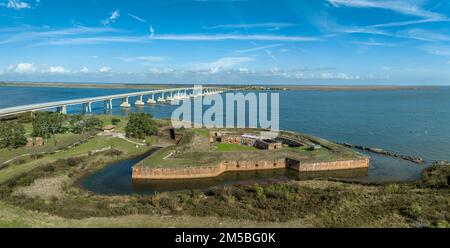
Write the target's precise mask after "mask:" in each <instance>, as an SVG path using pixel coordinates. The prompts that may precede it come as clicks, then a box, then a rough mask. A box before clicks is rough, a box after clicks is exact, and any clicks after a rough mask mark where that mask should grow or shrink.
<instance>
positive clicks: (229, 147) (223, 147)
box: [216, 143, 258, 152]
mask: <svg viewBox="0 0 450 248" xmlns="http://www.w3.org/2000/svg"><path fill="white" fill-rule="evenodd" d="M216 148H217V151H219V152H230V151H257V150H258V149H257V148H255V147H253V146H244V145H236V144H223V143H219V144H217V145H216Z"/></svg>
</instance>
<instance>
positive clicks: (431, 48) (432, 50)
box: [419, 45, 450, 57]
mask: <svg viewBox="0 0 450 248" xmlns="http://www.w3.org/2000/svg"><path fill="white" fill-rule="evenodd" d="M419 48H420V49H422V50H423V51H425V52H427V53H428V54H431V55H436V56H446V57H448V56H450V47H443V46H436V45H425V46H421V47H419Z"/></svg>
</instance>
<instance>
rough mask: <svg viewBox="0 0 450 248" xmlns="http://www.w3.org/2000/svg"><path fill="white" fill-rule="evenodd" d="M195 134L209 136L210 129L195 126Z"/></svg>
mask: <svg viewBox="0 0 450 248" xmlns="http://www.w3.org/2000/svg"><path fill="white" fill-rule="evenodd" d="M192 130H193V131H194V133H195V134H197V135H198V136H201V137H209V130H208V129H206V128H195V129H192Z"/></svg>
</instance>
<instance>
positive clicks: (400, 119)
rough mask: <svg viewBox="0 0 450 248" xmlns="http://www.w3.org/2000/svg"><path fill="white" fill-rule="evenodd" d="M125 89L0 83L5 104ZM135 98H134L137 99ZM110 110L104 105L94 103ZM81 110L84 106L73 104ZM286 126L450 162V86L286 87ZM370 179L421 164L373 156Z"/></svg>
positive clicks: (161, 112)
mask: <svg viewBox="0 0 450 248" xmlns="http://www.w3.org/2000/svg"><path fill="white" fill-rule="evenodd" d="M132 91H140V90H121V89H64V88H32V87H0V99H1V100H0V108H3V107H11V106H17V105H22V104H30V103H40V102H46V101H57V100H67V99H76V98H84V97H90V96H101V95H110V94H118V93H123V92H132ZM131 102H134V99H131ZM119 104H120V100H118V101H116V102H114V105H115V108H114V109H113V111H112V113H113V114H122V115H124V114H128V113H129V111H144V112H150V113H152V114H153V115H154V116H156V117H159V118H163V117H170V115H171V112H172V111H173V109H174V108H175V107H173V106H169V105H153V106H145V107H143V108H138V109H136V108H131V109H130V110H123V109H120V108H119V107H118V105H119ZM93 109H94V112H95V113H104V110H103V104H102V103H97V104H94V105H93ZM77 112H78V113H80V112H81V107H71V108H69V113H77ZM280 127H281V129H284V130H292V131H300V132H304V133H309V134H312V135H316V136H320V137H323V138H326V139H330V140H333V141H338V142H348V143H352V144H358V145H364V146H371V147H380V148H383V149H385V150H389V151H393V152H397V153H401V154H406V155H413V156H419V157H423V158H424V159H425V160H427V161H433V160H450V87H436V88H430V89H423V90H392V91H286V92H280ZM370 156H371V157H372V162H371V167H370V169H369V172H368V175H367V176H365V177H361V179H362V180H368V181H397V180H413V179H417V178H418V177H419V176H420V172H421V170H422V169H423V168H424V167H423V166H421V165H416V164H413V163H409V162H405V161H400V160H397V159H392V158H388V157H384V156H379V155H374V154H370Z"/></svg>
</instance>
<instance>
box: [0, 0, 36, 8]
mask: <svg viewBox="0 0 450 248" xmlns="http://www.w3.org/2000/svg"><path fill="white" fill-rule="evenodd" d="M0 6H3V7H6V8H8V9H15V10H21V9H31V5H30V4H29V3H27V2H23V1H20V0H8V1H7V2H6V3H4V2H1V3H0Z"/></svg>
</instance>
